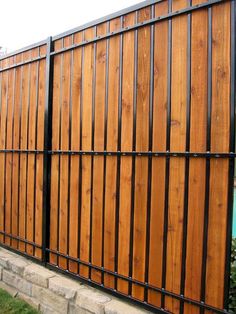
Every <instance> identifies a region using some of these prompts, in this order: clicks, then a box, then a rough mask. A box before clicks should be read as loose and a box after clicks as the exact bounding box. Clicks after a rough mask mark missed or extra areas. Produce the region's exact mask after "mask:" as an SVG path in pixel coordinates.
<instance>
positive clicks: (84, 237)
mask: <svg viewBox="0 0 236 314" xmlns="http://www.w3.org/2000/svg"><path fill="white" fill-rule="evenodd" d="M93 37H94V29H93V28H89V29H87V30H86V31H85V40H89V39H92V38H93ZM93 60H94V45H93V44H89V45H86V46H85V47H84V64H83V87H82V93H83V100H82V102H83V117H82V150H87V151H89V150H91V148H92V98H93V72H94V61H93ZM91 162H92V158H91V156H88V155H87V156H83V157H82V182H81V184H82V191H81V227H80V230H81V233H80V258H81V260H82V261H85V262H89V257H90V256H89V255H90V254H89V251H90V250H89V247H90V219H91V217H90V208H91V166H92V164H91ZM80 275H81V276H83V277H86V278H88V276H89V268H88V267H87V266H84V265H81V266H80Z"/></svg>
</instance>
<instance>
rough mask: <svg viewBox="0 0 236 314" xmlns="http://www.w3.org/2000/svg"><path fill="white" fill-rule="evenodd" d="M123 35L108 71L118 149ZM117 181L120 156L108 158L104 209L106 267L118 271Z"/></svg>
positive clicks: (110, 280) (111, 139) (112, 49)
mask: <svg viewBox="0 0 236 314" xmlns="http://www.w3.org/2000/svg"><path fill="white" fill-rule="evenodd" d="M119 28H120V19H119V18H118V19H115V20H112V21H111V22H110V31H115V30H118V29H119ZM119 49H120V37H119V36H116V37H113V38H111V39H110V41H109V73H108V78H109V79H108V113H107V116H108V118H107V150H108V151H116V150H117V145H118V103H119V70H120V62H121V60H120V59H119ZM116 181H117V157H109V158H107V161H106V182H105V189H106V190H105V209H104V215H105V217H104V267H105V268H106V269H109V270H114V267H115V230H116V226H115V224H116V196H117V195H116V189H117V187H116ZM104 283H105V285H106V286H108V287H110V288H113V287H114V277H113V276H110V275H108V274H105V275H104Z"/></svg>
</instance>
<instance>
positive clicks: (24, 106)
mask: <svg viewBox="0 0 236 314" xmlns="http://www.w3.org/2000/svg"><path fill="white" fill-rule="evenodd" d="M30 55H31V51H27V52H25V53H23V59H29V58H30ZM29 69H30V65H29V64H26V65H24V66H23V67H22V103H21V122H20V125H21V127H20V128H21V130H20V149H25V150H26V149H27V134H28V106H29V92H30V91H29V81H30V75H29ZM26 160H27V154H21V155H20V199H19V236H20V237H21V238H23V239H24V238H25V237H26V178H27V177H26V169H27V168H26V167H27V163H26ZM19 249H20V250H21V251H23V252H24V251H25V243H23V242H20V243H19Z"/></svg>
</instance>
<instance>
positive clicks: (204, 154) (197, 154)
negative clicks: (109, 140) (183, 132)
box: [0, 149, 236, 158]
mask: <svg viewBox="0 0 236 314" xmlns="http://www.w3.org/2000/svg"><path fill="white" fill-rule="evenodd" d="M0 153H19V154H45V155H79V156H81V155H82V156H83V155H89V156H137V157H188V158H236V153H233V152H229V153H226V152H225V153H223V152H170V151H165V152H156V151H153V152H152V151H150V152H147V151H145V152H144V151H142V152H140V151H83V150H79V151H74V150H49V151H46V150H26V149H1V150H0Z"/></svg>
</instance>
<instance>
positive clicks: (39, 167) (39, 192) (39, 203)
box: [35, 46, 46, 258]
mask: <svg viewBox="0 0 236 314" xmlns="http://www.w3.org/2000/svg"><path fill="white" fill-rule="evenodd" d="M45 54H46V46H42V47H40V55H45ZM45 89H46V60H41V61H40V62H39V78H38V104H37V106H38V108H37V111H38V113H37V131H36V132H37V145H36V148H37V149H38V150H43V149H44V132H42V130H44V113H45ZM43 160H44V156H43V155H42V154H38V155H37V156H36V174H35V176H36V179H35V184H36V187H35V189H36V191H35V222H37V223H35V243H36V244H38V245H42V216H43ZM35 256H36V257H38V258H42V250H41V249H39V248H35Z"/></svg>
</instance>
